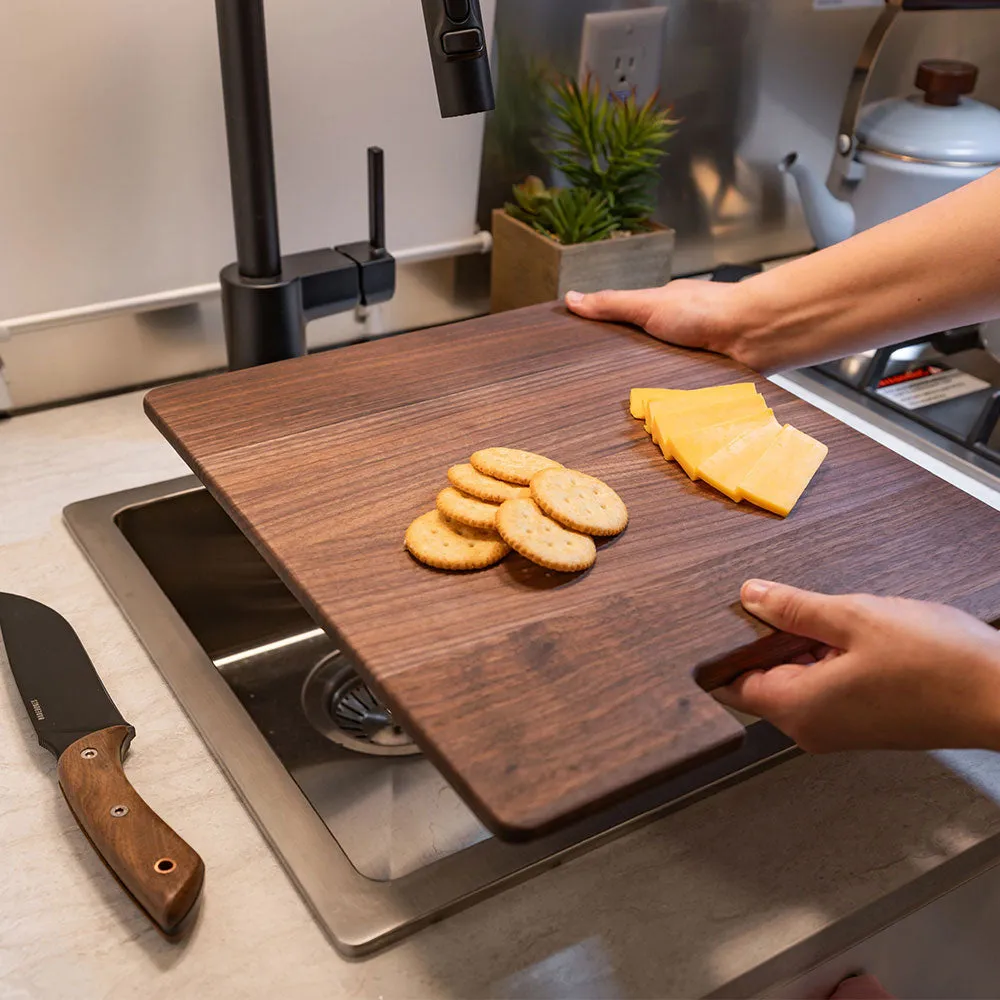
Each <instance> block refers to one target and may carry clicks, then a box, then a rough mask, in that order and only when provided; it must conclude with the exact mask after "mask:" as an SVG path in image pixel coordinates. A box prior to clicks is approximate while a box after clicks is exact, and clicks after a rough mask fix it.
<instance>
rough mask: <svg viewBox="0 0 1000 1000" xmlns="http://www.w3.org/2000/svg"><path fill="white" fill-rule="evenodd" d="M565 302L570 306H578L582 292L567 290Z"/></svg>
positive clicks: (581, 299) (581, 298)
mask: <svg viewBox="0 0 1000 1000" xmlns="http://www.w3.org/2000/svg"><path fill="white" fill-rule="evenodd" d="M566 302H567V304H568V305H571V306H578V305H581V304H582V303H583V294H582V293H581V292H567V293H566Z"/></svg>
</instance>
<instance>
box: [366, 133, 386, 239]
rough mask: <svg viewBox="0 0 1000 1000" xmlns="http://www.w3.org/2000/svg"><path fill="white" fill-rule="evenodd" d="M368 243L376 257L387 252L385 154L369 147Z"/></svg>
mask: <svg viewBox="0 0 1000 1000" xmlns="http://www.w3.org/2000/svg"><path fill="white" fill-rule="evenodd" d="M368 244H369V246H370V247H371V249H372V254H373V256H375V257H381V256H382V254H384V253H385V154H384V153H383V152H382V150H381V149H380V148H379V147H378V146H369V147H368Z"/></svg>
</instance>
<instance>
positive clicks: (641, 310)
mask: <svg viewBox="0 0 1000 1000" xmlns="http://www.w3.org/2000/svg"><path fill="white" fill-rule="evenodd" d="M660 291H662V289H659V288H643V289H641V290H639V291H632V292H613V291H606V292H594V293H593V294H592V295H583V294H582V293H581V292H567V293H566V305H567V307H568V308H569V309H570V310H571V311H572V312H575V313H576V314H577V315H578V316H582V317H583V318H584V319H600V320H608V321H610V322H619V323H634V324H635V325H636V326H641V327H645V326H646V325H647V324H648V323H649V320H650V318H651V317H652V315H653V308H654V306H655V304H656V301H655V296H656V295H657V293H659V292H660Z"/></svg>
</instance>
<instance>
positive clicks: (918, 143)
mask: <svg viewBox="0 0 1000 1000" xmlns="http://www.w3.org/2000/svg"><path fill="white" fill-rule="evenodd" d="M978 73H979V70H978V69H977V67H976V66H974V65H972V64H971V63H966V62H958V61H956V60H951V59H927V60H924V61H923V62H921V63H920V65H919V66H918V67H917V75H916V85H917V88H918V89H919V90H921V91H923V93H922V94H915V95H913V96H912V97H903V98H899V97H894V98H889V99H888V100H884V101H876V102H875V103H874V104H870V105H869V106H868V107H867V108H866V109H865V111H864V113H863V115H862V118H861V121H860V122H859V123H858V128H857V136H858V142H859V144H860V145H861V147H862V148H863V149H868V150H870V151H872V152H875V153H883V154H886V155H888V156H897V157H905V158H906V159H912V160H920V161H922V162H926V163H936V164H942V165H949V164H950V165H967V166H972V165H977V166H979V165H982V166H993V165H1000V111H998V110H997V109H996V108H994V107H992V106H991V105H989V104H983V103H982V102H980V101H976V100H973V99H972V98H970V97H967V96H965V95H967V94H970V93H972V91H973V89H974V88H975V85H976V78H977V76H978Z"/></svg>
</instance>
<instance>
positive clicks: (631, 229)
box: [491, 78, 677, 312]
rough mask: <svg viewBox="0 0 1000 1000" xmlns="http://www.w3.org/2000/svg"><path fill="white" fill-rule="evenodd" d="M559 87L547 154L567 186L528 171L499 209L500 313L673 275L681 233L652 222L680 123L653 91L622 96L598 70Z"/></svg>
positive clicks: (495, 266)
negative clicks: (610, 91) (664, 163)
mask: <svg viewBox="0 0 1000 1000" xmlns="http://www.w3.org/2000/svg"><path fill="white" fill-rule="evenodd" d="M551 86H552V91H551V96H550V98H549V106H550V108H551V110H552V112H553V121H552V124H551V125H550V126H549V127H548V129H547V133H548V139H549V147H548V149H547V150H546V159H547V160H548V162H549V165H550V166H551V167H552V168H553V169H554V170H555V171H557V172H558V173H559V174H561V175H562V177H564V178H565V179H566V181H567V186H564V187H548V186H547V185H546V184H545V183H544V182H543V181H542V180H541V179H539V178H538V177H529V178H528V179H527V180H525V181H524V182H523V183H521V184H518V185H515V187H514V200H513V201H512V202H508V203H507V204H506V205H505V206H504V208H502V209H496V210H494V212H493V262H492V295H491V306H492V310H493V311H494V312H501V311H503V310H506V309H516V308H519V307H521V306H526V305H533V304H535V303H538V302H549V301H552V300H553V299H559V298H562V296H563V295H564V294H565V293H566V292H568V291H570V290H575V291H580V292H591V291H598V290H600V289H602V288H608V287H614V288H645V287H650V286H654V285H662V284H665V283H666V282H667V281H668V280H669V279H670V265H671V259H672V257H673V249H674V232H673V230H671V229H668V228H666V227H664V226H660V225H658V224H656V223H654V222H653V221H652V219H651V216H652V213H653V207H654V206H653V196H652V190H653V186H654V184H655V182H656V180H657V178H658V176H659V165H660V161H661V160H662V158H663V156H664V153H665V149H664V147H665V146H666V144H667V142H668V140H669V139H670V137H671V136H672V135H673V133H674V130H675V128H676V125H677V122H676V121H675V120H674V119H673V118H671V116H670V113H669V111H667V110H663V109H661V108H660V107H658V104H657V99H656V97H655V96H654V97H652V98H650V99H649V100H648V101H646V102H645V103H643V104H639V103H638V102H637V101H636V99H635V96H634V94H633V95H632V96H630V97H628V98H626V99H624V100H623V99H621V98H619V97H616V96H610V95H605V94H604V93H603V92H602V90H601V88H600V86H599V84H598V83H597V82H596V81H593V80H591V79H590V78H588V79H586V80H584V81H583V82H582V83H577V82H576V81H574V80H571V79H566V80H562V81H559V82H557V83H554V84H552V85H551Z"/></svg>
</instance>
